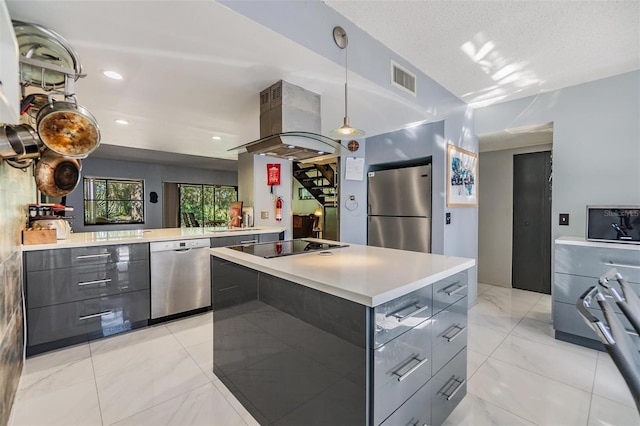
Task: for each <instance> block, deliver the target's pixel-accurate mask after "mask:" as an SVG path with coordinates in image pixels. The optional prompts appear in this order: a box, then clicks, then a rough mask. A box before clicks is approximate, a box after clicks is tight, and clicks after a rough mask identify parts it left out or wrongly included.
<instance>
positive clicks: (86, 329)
mask: <svg viewBox="0 0 640 426" xmlns="http://www.w3.org/2000/svg"><path fill="white" fill-rule="evenodd" d="M148 319H149V290H142V291H136V292H132V293H125V294H121V295H117V296H109V297H102V298H99V299H88V300H83V301H79V302H71V303H63V304H60V305H54V306H45V307H42V308H35V309H29V310H28V311H27V323H28V326H27V344H28V345H29V346H33V345H38V344H41V343H46V342H53V341H56V340H60V339H65V338H67V337H74V336H81V335H86V334H89V333H99V334H101V335H103V336H109V335H111V334H116V333H120V332H123V331H127V330H129V329H130V327H131V324H132V323H134V322H138V321H144V320H148Z"/></svg>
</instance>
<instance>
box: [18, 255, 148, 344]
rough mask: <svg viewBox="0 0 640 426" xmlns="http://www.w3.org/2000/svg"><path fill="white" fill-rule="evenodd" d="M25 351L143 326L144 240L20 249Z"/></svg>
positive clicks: (145, 292)
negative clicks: (38, 249)
mask: <svg viewBox="0 0 640 426" xmlns="http://www.w3.org/2000/svg"><path fill="white" fill-rule="evenodd" d="M24 265H25V269H24V270H25V274H24V277H25V278H24V283H25V298H26V307H27V354H29V355H33V354H36V353H40V352H44V351H48V350H51V349H56V348H59V347H63V346H67V345H69V344H74V343H78V342H82V341H86V340H89V339H93V338H97V337H102V336H109V335H112V334H116V333H120V332H124V331H128V330H131V329H132V328H136V327H140V326H145V325H147V323H148V320H149V315H150V299H149V291H150V287H149V285H150V283H149V245H148V244H145V243H140V244H123V245H111V246H93V247H79V248H72V249H54V250H40V251H30V252H26V253H25V256H24Z"/></svg>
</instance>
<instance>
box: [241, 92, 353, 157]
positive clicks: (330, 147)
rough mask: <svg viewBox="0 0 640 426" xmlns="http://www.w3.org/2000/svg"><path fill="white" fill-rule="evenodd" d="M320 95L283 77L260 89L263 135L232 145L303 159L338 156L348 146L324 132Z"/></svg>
mask: <svg viewBox="0 0 640 426" xmlns="http://www.w3.org/2000/svg"><path fill="white" fill-rule="evenodd" d="M320 123H321V121H320V95H318V94H315V93H313V92H310V91H308V90H305V89H303V88H301V87H299V86H295V85H293V84H290V83H287V82H286V81H283V80H280V81H278V82H277V83H275V84H274V85H272V86H271V87H269V88H267V89H265V90H263V91H262V92H260V139H257V140H255V141H252V142H249V143H246V144H244V145H240V146H238V147H235V148H232V149H230V151H234V150H241V149H244V150H246V152H249V153H252V154H260V155H269V156H272V157H278V158H286V159H289V160H295V161H301V162H313V161H321V160H324V159H326V158H331V157H337V156H339V155H340V154H341V153H342V152H344V147H343V146H342V145H341V144H340V143H339V141H336V140H334V139H331V138H329V137H327V136H323V135H321V134H320Z"/></svg>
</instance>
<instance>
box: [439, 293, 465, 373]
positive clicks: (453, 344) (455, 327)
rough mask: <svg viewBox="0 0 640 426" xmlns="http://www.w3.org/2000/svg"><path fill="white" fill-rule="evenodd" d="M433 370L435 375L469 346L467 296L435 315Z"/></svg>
mask: <svg viewBox="0 0 640 426" xmlns="http://www.w3.org/2000/svg"><path fill="white" fill-rule="evenodd" d="M431 322H432V324H433V341H432V343H431V353H432V356H431V357H432V360H433V363H432V364H431V372H432V373H433V374H434V375H435V374H436V372H438V371H439V370H440V369H441V368H442V367H444V365H445V364H446V363H447V362H449V360H450V359H451V358H453V357H454V355H455V354H457V353H458V352H460V350H461V349H462V348H464V347H465V346H467V298H466V297H463V298H462V299H460V300H459V301H458V302H457V303H454V304H453V305H450V306H448V307H447V308H445V309H444V310H442V311H441V312H438V313H437V314H436V315H434V316H433V318H432V320H431Z"/></svg>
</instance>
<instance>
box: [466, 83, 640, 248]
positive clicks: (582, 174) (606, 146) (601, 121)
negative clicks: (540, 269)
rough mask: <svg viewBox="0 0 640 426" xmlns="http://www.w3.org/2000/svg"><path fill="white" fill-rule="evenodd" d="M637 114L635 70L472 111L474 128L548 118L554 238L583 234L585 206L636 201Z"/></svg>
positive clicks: (639, 181)
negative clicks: (561, 218)
mask: <svg viewBox="0 0 640 426" xmlns="http://www.w3.org/2000/svg"><path fill="white" fill-rule="evenodd" d="M638 117H640V71H634V72H630V73H625V74H621V75H618V76H615V77H610V78H606V79H601V80H597V81H592V82H589V83H585V84H581V85H578V86H572V87H567V88H564V89H560V90H556V91H554V92H549V93H544V94H541V95H538V96H533V97H528V98H524V99H518V100H515V101H511V102H505V103H502V104H497V105H493V106H489V107H485V108H481V109H478V110H477V111H476V130H477V133H478V134H485V133H493V132H496V131H501V130H505V129H509V128H516V127H521V126H528V125H534V124H544V123H549V122H553V194H552V216H551V224H552V230H553V231H552V232H553V233H552V238H553V239H554V240H555V239H556V238H558V237H560V236H563V235H567V236H576V237H584V236H585V220H586V217H585V216H586V213H585V212H586V210H585V208H586V206H587V205H592V204H594V205H595V204H601V205H640V166H639V165H640V125H639V121H638V120H639V118H638ZM480 178H481V179H482V174H481V175H480ZM480 193H482V184H481V186H480ZM559 213H569V214H570V220H569V226H560V225H558V215H559Z"/></svg>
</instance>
